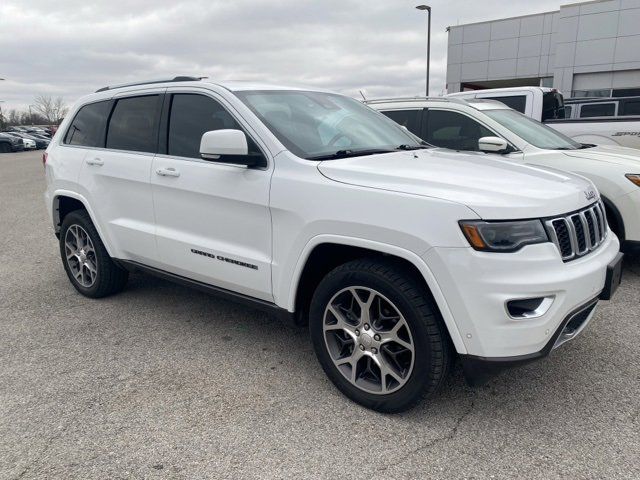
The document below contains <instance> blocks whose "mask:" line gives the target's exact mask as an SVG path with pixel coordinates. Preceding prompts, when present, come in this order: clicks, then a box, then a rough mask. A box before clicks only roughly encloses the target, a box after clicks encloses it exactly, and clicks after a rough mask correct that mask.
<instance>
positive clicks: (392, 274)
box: [309, 259, 453, 413]
mask: <svg viewBox="0 0 640 480" xmlns="http://www.w3.org/2000/svg"><path fill="white" fill-rule="evenodd" d="M355 286H360V287H365V288H368V289H372V290H374V291H377V292H379V293H380V294H382V295H383V296H384V297H386V298H387V299H388V300H390V301H391V302H392V303H393V304H394V307H396V309H397V311H398V312H399V313H400V314H401V315H402V316H403V317H404V320H405V322H406V324H407V325H408V327H409V329H410V335H411V337H412V339H413V348H414V357H413V368H412V370H411V373H410V374H408V375H407V377H406V379H405V380H404V381H405V382H406V383H404V384H402V385H401V386H400V387H399V388H398V390H395V391H391V393H386V394H383V393H370V392H368V391H366V390H363V389H361V388H359V387H358V386H356V385H354V384H353V383H351V381H350V380H349V379H347V378H346V377H345V375H343V373H341V371H340V370H339V369H338V367H337V366H336V365H335V364H334V361H333V360H332V357H331V353H330V352H329V350H328V347H327V343H326V342H325V332H324V323H325V309H326V308H327V306H328V304H329V302H330V301H331V299H332V298H334V295H336V294H338V293H339V292H341V291H343V290H344V289H345V288H347V287H355ZM371 323H372V324H373V322H371ZM370 328H372V327H370ZM309 329H310V333H311V340H312V343H313V347H314V350H315V352H316V356H317V357H318V360H319V362H320V364H321V366H322V368H323V369H324V371H325V373H326V374H327V376H328V377H329V378H330V379H331V381H332V382H333V383H334V384H335V385H336V387H337V388H338V389H339V390H340V391H341V392H342V393H344V394H345V395H346V396H347V397H349V398H350V399H351V400H353V401H355V402H357V403H359V404H361V405H363V406H365V407H367V408H370V409H373V410H377V411H380V412H387V413H395V412H401V411H404V410H407V409H409V408H411V407H413V406H414V405H416V404H417V403H418V402H419V401H420V400H421V399H423V398H426V397H428V396H430V395H432V394H434V393H435V392H436V391H438V389H439V388H440V387H441V385H442V383H443V382H444V380H445V379H446V377H447V376H448V373H449V370H450V367H451V361H452V358H453V352H452V347H451V343H450V340H449V337H448V333H447V332H446V329H445V327H444V323H443V321H442V320H441V318H440V314H439V311H438V309H437V307H436V305H435V304H434V301H433V299H432V297H431V295H430V294H429V292H428V291H426V290H425V286H424V283H423V282H422V281H421V279H419V278H416V275H415V274H414V273H413V272H412V271H411V270H409V269H407V268H405V267H403V266H402V265H399V264H398V263H397V262H395V261H393V260H387V259H360V260H354V261H352V262H349V263H346V264H344V265H342V266H339V267H337V268H336V269H334V270H333V271H331V272H330V273H329V274H328V275H327V276H326V277H325V278H324V279H323V280H322V281H321V282H320V284H319V285H318V287H317V289H316V291H315V293H314V295H313V299H312V301H311V307H310V312H309ZM371 331H374V330H373V329H372V330H371ZM356 333H358V334H359V335H361V333H359V332H356ZM358 338H361V337H358ZM353 348H354V349H355V345H354V347H353ZM381 350H382V349H380V351H381Z"/></svg>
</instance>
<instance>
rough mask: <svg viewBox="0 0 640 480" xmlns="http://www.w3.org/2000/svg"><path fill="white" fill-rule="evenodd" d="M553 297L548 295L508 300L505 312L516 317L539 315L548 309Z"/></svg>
mask: <svg viewBox="0 0 640 480" xmlns="http://www.w3.org/2000/svg"><path fill="white" fill-rule="evenodd" d="M554 299H555V297H554V296H549V297H534V298H520V299H518V300H509V301H507V302H506V307H507V313H508V314H509V316H510V317H511V318H516V319H523V318H537V317H541V316H542V315H544V314H545V313H547V312H548V311H549V308H550V307H551V304H552V303H553V300H554Z"/></svg>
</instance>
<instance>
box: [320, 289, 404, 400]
mask: <svg viewBox="0 0 640 480" xmlns="http://www.w3.org/2000/svg"><path fill="white" fill-rule="evenodd" d="M322 326H323V333H324V340H325V344H326V347H327V350H328V352H329V355H330V357H331V360H332V361H333V363H334V365H335V366H336V368H337V369H338V370H339V371H340V373H342V375H343V376H344V377H345V378H346V379H347V380H348V381H349V382H351V384H353V385H354V386H356V387H357V388H359V389H361V390H364V391H366V392H368V393H374V394H388V393H392V392H394V391H396V390H398V389H400V388H401V387H402V386H403V385H404V384H405V383H406V382H407V380H408V379H409V376H410V375H411V372H412V370H413V364H414V361H415V351H414V342H413V337H412V335H411V329H410V328H409V324H408V323H407V321H406V320H405V318H404V316H403V315H402V314H401V313H400V310H399V309H398V307H396V306H395V305H394V304H393V302H391V301H390V300H389V299H388V298H387V297H385V296H384V295H382V294H381V293H380V292H378V291H376V290H373V289H371V288H367V287H355V286H354V287H348V288H345V289H343V290H340V291H339V292H338V293H336V294H335V295H334V296H333V297H332V298H331V300H330V301H329V303H328V305H327V307H326V308H325V312H324V317H323V325H322Z"/></svg>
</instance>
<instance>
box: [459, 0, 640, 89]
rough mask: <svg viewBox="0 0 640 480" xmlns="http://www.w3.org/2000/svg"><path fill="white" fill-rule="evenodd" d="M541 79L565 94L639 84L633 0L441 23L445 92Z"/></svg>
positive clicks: (639, 12)
mask: <svg viewBox="0 0 640 480" xmlns="http://www.w3.org/2000/svg"><path fill="white" fill-rule="evenodd" d="M545 77H546V78H548V81H547V82H548V83H552V84H553V86H554V87H556V88H558V89H559V90H561V91H562V92H564V93H565V95H569V94H571V92H572V91H575V90H593V89H604V88H625V87H640V0H599V1H594V2H585V3H580V4H572V5H563V6H561V7H560V10H559V11H556V12H545V13H541V14H535V15H527V16H522V17H515V18H508V19H503V20H495V21H490V22H482V23H474V24H468V25H460V26H452V27H449V45H448V60H447V87H448V91H449V92H456V91H460V89H461V88H462V86H463V84H471V85H475V86H483V87H492V86H508V85H506V84H508V83H511V84H512V85H514V86H515V85H521V84H530V85H536V84H540V83H539V82H540V79H542V78H545ZM549 77H552V78H553V80H552V81H551V78H549ZM536 82H538V83H536Z"/></svg>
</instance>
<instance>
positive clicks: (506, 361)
mask: <svg viewBox="0 0 640 480" xmlns="http://www.w3.org/2000/svg"><path fill="white" fill-rule="evenodd" d="M597 304H598V298H594V299H592V300H590V301H588V302H586V303H585V304H584V305H581V306H580V307H578V308H576V309H575V310H574V311H573V312H571V313H570V314H569V315H567V316H566V317H565V319H564V320H563V321H562V323H561V324H560V326H559V327H558V328H557V329H556V331H555V333H554V334H553V335H552V336H551V338H550V339H549V341H548V342H547V344H546V345H545V346H544V348H543V349H542V350H540V351H538V352H534V353H530V354H527V355H518V356H515V357H478V356H475V355H460V360H461V362H462V369H463V371H464V376H465V379H466V381H467V383H468V384H469V385H471V386H480V385H483V384H485V383H486V382H487V381H488V380H489V379H490V378H491V377H493V376H495V375H497V374H498V373H500V372H501V371H503V370H506V369H509V368H513V367H518V366H521V365H526V364H527V363H531V362H533V361H535V360H540V359H542V358H544V357H546V356H548V355H549V354H550V353H551V351H552V350H554V349H555V348H557V347H559V346H560V345H562V344H564V343H565V342H567V341H569V340H572V339H573V338H575V337H576V336H577V335H578V334H579V333H580V332H582V330H584V328H585V327H586V326H587V324H588V323H589V322H590V321H591V319H592V318H593V316H594V314H595V312H596V306H597Z"/></svg>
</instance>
